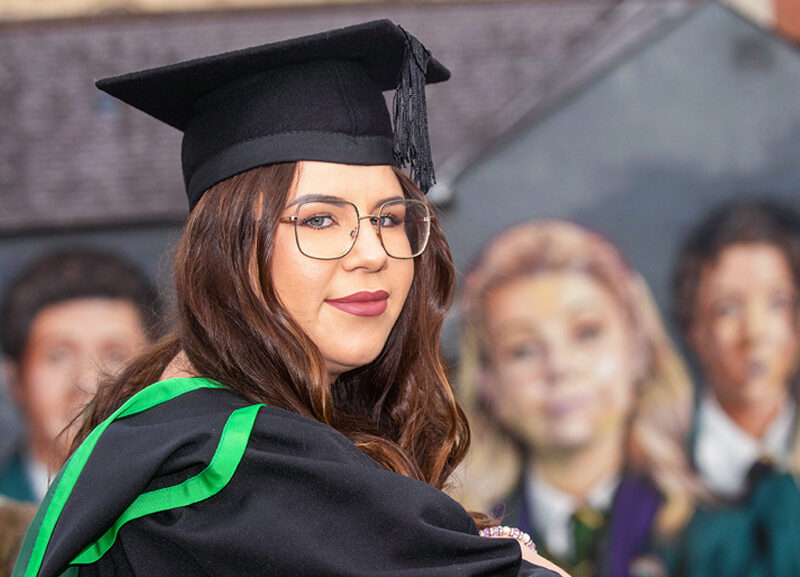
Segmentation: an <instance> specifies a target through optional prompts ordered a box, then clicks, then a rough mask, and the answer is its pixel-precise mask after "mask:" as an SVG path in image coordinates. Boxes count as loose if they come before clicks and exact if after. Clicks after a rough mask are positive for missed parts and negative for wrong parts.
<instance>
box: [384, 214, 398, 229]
mask: <svg viewBox="0 0 800 577" xmlns="http://www.w3.org/2000/svg"><path fill="white" fill-rule="evenodd" d="M380 223H381V228H394V227H395V226H400V225H402V224H403V217H401V216H400V215H396V214H383V215H381V220H380Z"/></svg>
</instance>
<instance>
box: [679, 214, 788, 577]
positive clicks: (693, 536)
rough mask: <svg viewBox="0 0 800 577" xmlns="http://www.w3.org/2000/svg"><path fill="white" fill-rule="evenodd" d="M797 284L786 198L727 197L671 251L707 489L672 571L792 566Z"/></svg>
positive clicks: (745, 571) (696, 446)
mask: <svg viewBox="0 0 800 577" xmlns="http://www.w3.org/2000/svg"><path fill="white" fill-rule="evenodd" d="M799 287H800V216H798V214H797V213H796V212H795V210H794V209H793V208H792V207H790V206H788V205H784V204H780V203H776V202H773V201H770V200H737V201H732V202H730V203H727V204H725V205H723V206H721V207H719V208H718V209H716V210H714V211H713V212H712V213H710V214H708V215H707V216H706V217H705V218H704V219H703V220H702V222H701V223H700V224H699V225H697V227H696V228H695V230H694V231H692V233H691V234H690V235H689V237H688V238H687V240H686V242H685V244H684V246H683V248H682V250H681V252H680V255H679V257H678V260H677V266H676V269H675V273H674V309H675V313H676V317H677V320H678V323H679V325H680V328H681V329H682V331H683V334H684V336H685V339H686V341H687V343H688V344H689V348H690V349H691V350H692V352H693V353H694V354H695V356H696V359H697V361H698V364H699V366H700V369H701V372H702V383H701V386H700V387H698V394H697V411H696V419H695V427H694V434H693V440H692V444H691V452H692V456H693V462H694V465H695V467H696V469H697V472H698V474H699V476H700V477H701V478H702V480H703V482H704V484H705V486H706V487H707V488H708V489H709V490H710V491H711V493H712V494H713V497H714V499H713V501H711V502H704V503H701V506H700V507H699V508H698V511H697V514H696V515H695V518H694V519H693V520H692V523H691V525H690V527H689V529H688V536H687V537H686V538H685V539H684V541H683V543H682V546H681V548H680V550H681V553H680V556H679V559H678V560H677V561H676V570H675V571H676V573H678V574H680V575H687V576H689V575H691V576H700V575H709V574H711V573H712V572H713V573H714V574H724V575H743V576H745V575H747V576H760V575H770V576H773V577H774V576H789V575H798V574H800V546H799V545H798V544H800V491H798V485H797V482H798V475H800V442H799V441H798V438H799V436H800V429H798V418H797V415H798V410H797V403H798V390H797V378H796V376H797V369H798V360H800V332H798V331H799V330H800V327H799V326H798V288H799ZM712 569H713V570H712Z"/></svg>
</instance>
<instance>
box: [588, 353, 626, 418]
mask: <svg viewBox="0 0 800 577" xmlns="http://www.w3.org/2000/svg"><path fill="white" fill-rule="evenodd" d="M631 361H632V359H630V358H628V357H627V356H622V355H615V354H608V355H604V356H602V357H601V358H599V359H598V360H597V361H596V362H595V363H594V364H593V369H592V374H591V375H590V378H591V381H592V386H593V388H594V389H595V392H596V397H597V401H598V403H597V406H598V407H604V408H605V409H606V410H609V411H611V414H612V415H614V416H618V415H620V414H625V413H627V412H628V411H629V410H630V409H631V407H632V405H633V398H634V390H635V388H636V386H635V383H634V381H635V378H636V375H635V374H634V372H635V370H636V369H635V365H634V363H633V362H631ZM603 412H605V411H603Z"/></svg>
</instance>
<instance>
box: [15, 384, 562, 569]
mask: <svg viewBox="0 0 800 577" xmlns="http://www.w3.org/2000/svg"><path fill="white" fill-rule="evenodd" d="M243 411H247V412H248V413H249V414H250V415H251V416H252V423H251V428H250V429H249V430H248V431H247V434H246V435H245V436H242V435H243V433H242V432H241V431H237V430H235V428H232V427H231V426H230V423H231V422H232V420H233V419H234V416H235V415H236V414H237V413H243ZM237 435H238V436H237ZM236 443H239V444H240V446H241V448H242V451H241V455H240V456H239V458H238V460H236V459H232V458H231V457H230V454H229V453H231V450H230V447H232V446H234V445H235V444H236ZM221 448H224V449H225V450H222V449H221ZM226 451H227V453H226ZM233 452H234V453H235V451H233ZM225 467H227V470H228V471H229V473H230V474H229V475H227V476H226V474H225V470H226V469H225ZM212 469H214V470H213V471H212V474H208V471H210V470H212ZM50 505H51V503H45V504H43V507H44V508H47V507H48V506H50ZM40 513H41V511H40ZM36 525H37V522H36V521H34V526H32V529H31V531H32V532H33V533H36V532H37V530H38V528H37V526H36ZM29 540H30V541H31V542H33V541H34V540H33V539H31V536H30V534H29V536H28V538H26V545H29V543H28V541H29ZM98 543H99V544H100V545H98ZM23 548H25V546H23ZM40 548H41V545H40ZM29 557H30V551H27V552H26V554H25V555H21V558H20V563H21V566H18V567H17V568H16V569H15V577H16V576H17V575H19V576H21V575H26V576H28V575H31V576H32V575H37V574H38V575H41V576H43V577H50V576H53V577H56V576H59V575H63V574H64V573H65V571H69V573H67V574H69V575H80V576H82V577H85V576H107V575H108V576H110V575H115V576H145V575H146V576H148V577H160V576H163V577H174V576H176V575H207V576H214V577H216V576H227V575H248V576H250V575H252V576H260V575H264V576H266V575H282V576H283V575H286V576H294V575H297V576H300V575H303V576H305V575H315V576H331V577H334V576H335V577H339V576H341V577H362V576H364V577H366V576H384V575H385V576H390V575H391V576H398V577H403V576H409V577H410V576H412V575H413V576H415V577H439V576H464V577H472V576H476V577H477V576H479V575H480V576H498V577H500V576H508V577H512V576H514V577H517V576H519V577H552V576H554V575H555V573H553V572H552V571H549V570H546V569H544V568H541V567H536V566H534V565H532V564H530V563H527V562H525V561H522V560H521V556H520V549H519V546H518V544H517V543H516V542H515V541H513V540H505V539H485V538H482V537H480V536H478V535H477V529H476V527H475V524H474V522H473V521H472V518H471V517H470V516H469V514H467V513H466V511H464V509H463V508H462V507H461V506H460V505H459V504H458V503H456V502H455V501H453V500H452V499H450V498H449V497H447V496H446V495H445V494H444V493H442V492H441V491H438V490H437V489H434V488H433V487H431V486H429V485H427V484H425V483H422V482H419V481H416V480H413V479H409V478H407V477H404V476H402V475H399V474H396V473H392V472H389V471H386V470H384V469H383V468H382V467H380V466H379V465H378V464H377V463H375V462H374V461H373V460H372V459H370V458H369V457H367V456H366V455H365V454H364V453H362V452H361V451H360V450H358V448H357V447H355V445H353V444H352V442H350V441H349V440H348V439H347V438H345V437H344V436H343V435H341V434H340V433H338V432H337V431H335V430H333V429H332V428H330V427H328V426H326V425H323V424H321V423H319V422H317V421H314V420H311V419H307V418H304V417H301V416H299V415H296V414H294V413H290V412H287V411H283V410H281V409H277V408H274V407H265V406H261V407H247V406H246V403H245V402H244V401H242V400H241V399H239V398H238V397H236V396H235V395H233V394H232V393H229V392H226V391H220V390H199V391H193V392H190V393H187V394H185V395H183V396H181V397H178V398H176V399H174V400H172V401H170V402H168V403H165V404H163V405H160V406H157V407H154V408H152V409H149V410H147V411H144V412H142V413H139V414H136V415H133V416H130V417H127V418H125V419H121V420H119V421H116V422H114V423H112V425H111V426H109V427H108V429H107V430H106V431H105V432H104V433H103V435H102V436H100V437H99V440H98V442H97V444H96V446H95V448H94V450H93V452H92V454H91V456H90V457H89V459H88V460H87V462H86V465H85V466H84V467H83V470H82V471H81V473H80V476H79V477H78V479H77V481H76V482H75V484H74V487H73V488H72V490H71V492H70V494H69V497H68V499H67V500H66V503H65V504H64V506H63V510H62V511H61V513H60V515H59V517H58V521H57V523H56V524H55V527H54V529H53V531H52V535H51V536H50V538H49V541H47V542H46V547H45V548H44V554H43V560H42V563H41V568H40V570H39V572H38V573H36V572H31V571H30V570H28V571H26V566H25V564H26V563H28V562H29ZM18 565H20V564H18ZM28 569H29V568H28Z"/></svg>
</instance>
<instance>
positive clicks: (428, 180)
mask: <svg viewBox="0 0 800 577" xmlns="http://www.w3.org/2000/svg"><path fill="white" fill-rule="evenodd" d="M401 30H402V28H401ZM403 33H404V34H405V35H406V50H405V56H404V59H405V60H404V62H403V67H402V69H401V71H400V80H399V82H398V85H397V89H396V90H395V93H394V102H393V104H394V147H393V153H394V160H395V162H396V163H397V165H398V166H400V167H401V168H402V167H405V166H406V164H410V167H411V168H410V176H411V179H412V180H414V181H415V182H416V183H417V185H418V186H419V187H420V189H421V190H422V192H425V193H427V192H428V190H430V188H431V186H433V185H434V183H435V182H436V175H435V174H434V172H433V157H432V155H431V141H430V136H429V135H428V111H427V105H426V102H425V75H426V73H427V71H428V62H430V59H431V53H430V52H428V50H427V49H426V48H425V47H424V46H423V45H422V43H421V42H420V41H419V40H417V39H416V38H414V36H412V35H411V34H409V33H408V32H406V31H405V30H403Z"/></svg>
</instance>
